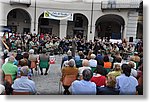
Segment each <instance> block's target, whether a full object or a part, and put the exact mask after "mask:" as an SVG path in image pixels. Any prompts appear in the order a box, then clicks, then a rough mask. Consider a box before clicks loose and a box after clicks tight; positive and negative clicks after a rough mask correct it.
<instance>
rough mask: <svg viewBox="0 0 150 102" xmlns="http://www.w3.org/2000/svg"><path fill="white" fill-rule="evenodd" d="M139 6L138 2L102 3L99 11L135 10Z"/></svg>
mask: <svg viewBox="0 0 150 102" xmlns="http://www.w3.org/2000/svg"><path fill="white" fill-rule="evenodd" d="M139 6H140V4H139V3H138V2H130V3H129V2H128V3H126V2H116V1H102V2H101V9H102V10H104V9H137V8H139Z"/></svg>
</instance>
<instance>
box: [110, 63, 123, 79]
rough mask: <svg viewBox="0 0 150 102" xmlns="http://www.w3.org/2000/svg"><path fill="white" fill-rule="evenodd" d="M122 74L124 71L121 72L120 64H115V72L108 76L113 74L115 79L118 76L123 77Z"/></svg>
mask: <svg viewBox="0 0 150 102" xmlns="http://www.w3.org/2000/svg"><path fill="white" fill-rule="evenodd" d="M121 72H122V70H121V67H120V64H115V67H114V68H113V71H112V72H109V73H108V74H112V75H114V76H115V77H117V76H120V75H121Z"/></svg>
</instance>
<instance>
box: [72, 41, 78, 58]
mask: <svg viewBox="0 0 150 102" xmlns="http://www.w3.org/2000/svg"><path fill="white" fill-rule="evenodd" d="M76 47H77V43H76V40H75V39H73V40H72V50H71V51H72V57H75V54H76Z"/></svg>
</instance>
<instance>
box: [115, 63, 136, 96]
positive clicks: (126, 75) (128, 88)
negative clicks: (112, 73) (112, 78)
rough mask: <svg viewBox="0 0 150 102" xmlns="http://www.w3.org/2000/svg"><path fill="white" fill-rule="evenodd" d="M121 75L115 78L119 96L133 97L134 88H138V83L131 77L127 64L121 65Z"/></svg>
mask: <svg viewBox="0 0 150 102" xmlns="http://www.w3.org/2000/svg"><path fill="white" fill-rule="evenodd" d="M121 67H122V70H123V73H122V74H121V75H120V76H118V77H116V82H117V83H116V85H117V88H118V89H119V90H120V93H119V94H120V95H135V94H136V87H137V86H138V81H137V79H136V78H135V77H133V76H131V75H130V73H131V68H130V67H129V66H128V64H123V65H122V66H121Z"/></svg>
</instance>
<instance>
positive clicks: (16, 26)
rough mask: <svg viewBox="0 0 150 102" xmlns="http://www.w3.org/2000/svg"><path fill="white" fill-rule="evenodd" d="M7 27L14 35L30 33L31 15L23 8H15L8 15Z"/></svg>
mask: <svg viewBox="0 0 150 102" xmlns="http://www.w3.org/2000/svg"><path fill="white" fill-rule="evenodd" d="M7 26H8V27H10V29H11V31H12V32H13V33H21V34H23V33H25V32H26V33H29V32H30V29H31V15H30V14H29V13H28V12H27V11H26V10H24V9H22V8H15V9H12V10H10V11H9V12H8V14H7Z"/></svg>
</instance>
